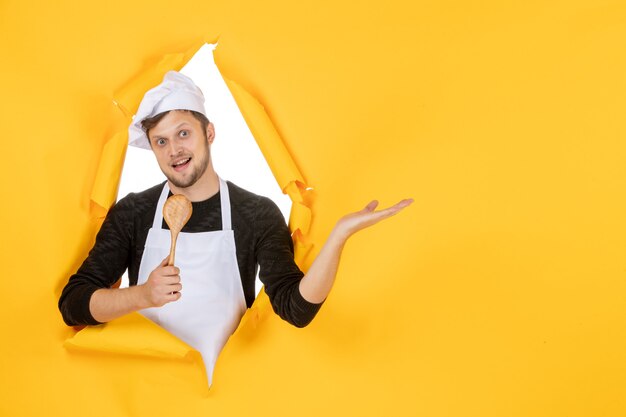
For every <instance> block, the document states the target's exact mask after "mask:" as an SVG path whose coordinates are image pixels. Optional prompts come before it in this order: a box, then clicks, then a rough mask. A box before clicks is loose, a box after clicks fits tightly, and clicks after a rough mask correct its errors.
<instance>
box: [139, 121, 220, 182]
mask: <svg viewBox="0 0 626 417" xmlns="http://www.w3.org/2000/svg"><path fill="white" fill-rule="evenodd" d="M200 116H202V117H199V116H198V115H197V114H194V112H192V111H189V110H170V111H167V112H163V113H159V114H158V115H157V116H156V117H153V118H150V119H147V121H146V123H145V125H146V135H147V136H148V138H149V143H150V147H151V148H152V151H153V152H154V156H155V157H156V160H157V163H158V164H159V167H160V168H161V171H163V174H165V176H166V177H167V179H168V180H169V181H170V182H171V183H172V184H174V185H175V186H176V187H179V188H187V187H190V186H192V185H194V184H195V183H196V182H197V181H198V180H199V179H201V178H203V176H204V175H205V173H206V172H207V168H209V167H210V166H211V165H212V164H211V144H212V143H213V139H214V138H215V129H214V127H213V124H212V123H211V122H209V121H208V120H207V118H206V117H204V116H203V115H202V114H200ZM211 172H212V168H211V170H210V171H209V174H210V173H211Z"/></svg>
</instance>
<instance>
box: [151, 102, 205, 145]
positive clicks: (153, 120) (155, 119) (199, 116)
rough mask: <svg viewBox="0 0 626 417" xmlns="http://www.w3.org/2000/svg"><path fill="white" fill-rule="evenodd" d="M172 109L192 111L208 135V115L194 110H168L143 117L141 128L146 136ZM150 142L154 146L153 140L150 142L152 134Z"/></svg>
mask: <svg viewBox="0 0 626 417" xmlns="http://www.w3.org/2000/svg"><path fill="white" fill-rule="evenodd" d="M171 111H184V112H187V113H191V115H192V116H193V117H195V118H196V120H197V121H199V122H200V124H201V125H202V131H203V132H204V133H203V134H204V136H205V137H206V128H207V126H208V125H209V119H207V117H206V116H205V115H204V114H202V113H200V112H197V111H193V110H183V109H181V110H168V111H164V112H163V113H159V114H157V115H156V116H152V117H148V118H146V119H143V120H142V121H141V128H142V129H143V131H144V132H146V136H148V133H149V132H150V129H152V128H153V127H154V126H156V125H157V124H159V122H160V121H161V119H163V118H164V117H165V116H166V115H167V114H168V113H169V112H171ZM148 143H150V146H152V142H150V136H148Z"/></svg>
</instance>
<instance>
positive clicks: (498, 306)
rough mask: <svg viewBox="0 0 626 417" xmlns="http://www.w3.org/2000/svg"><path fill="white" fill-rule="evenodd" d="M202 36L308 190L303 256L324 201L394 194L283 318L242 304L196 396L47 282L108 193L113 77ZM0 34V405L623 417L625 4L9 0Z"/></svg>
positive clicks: (132, 331)
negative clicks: (309, 299)
mask: <svg viewBox="0 0 626 417" xmlns="http://www.w3.org/2000/svg"><path fill="white" fill-rule="evenodd" d="M218 39H219V46H218V48H217V50H216V62H217V64H218V66H219V67H220V69H221V70H222V73H223V75H224V76H225V77H226V78H228V79H229V80H232V81H233V82H234V83H236V84H233V83H231V84H229V85H230V86H231V88H233V89H236V88H239V87H240V89H241V91H244V92H245V91H247V92H248V93H250V94H251V95H252V97H255V98H256V99H257V100H258V101H259V103H260V104H261V105H262V106H264V107H265V109H266V111H267V115H268V116H269V120H271V122H273V124H274V126H275V128H276V133H278V135H279V136H280V138H282V141H284V144H285V146H286V149H287V150H288V153H289V154H290V156H291V158H293V161H294V162H295V166H297V168H298V169H299V173H300V174H301V175H302V178H301V180H302V181H303V182H304V183H305V184H306V185H307V186H310V187H313V188H314V191H313V192H310V193H308V195H306V196H305V200H306V201H305V202H306V205H308V206H310V207H311V209H312V213H313V217H312V223H311V226H310V229H308V230H306V236H305V238H306V243H309V244H313V247H312V249H311V251H310V253H309V255H308V256H306V257H304V255H303V254H304V253H305V252H301V253H300V258H301V259H300V260H301V262H302V265H303V267H305V268H306V267H307V265H310V262H311V261H312V259H313V256H314V254H315V253H316V251H317V250H319V247H320V245H321V244H322V243H323V241H324V239H325V237H326V235H327V233H328V232H329V231H330V229H331V227H332V225H333V224H334V222H335V221H336V219H337V218H338V217H340V216H341V215H342V214H344V213H346V212H348V211H353V210H356V209H359V208H360V207H361V206H363V205H364V204H365V203H367V202H368V201H369V200H370V199H372V198H378V199H380V200H381V203H382V204H383V205H388V204H391V203H394V202H395V201H397V200H399V199H400V198H403V197H414V198H415V199H416V203H415V204H413V206H411V207H410V208H409V209H407V210H406V211H405V212H403V213H402V214H401V215H399V216H397V217H395V218H393V219H391V220H389V221H387V222H386V223H384V224H381V225H378V226H377V227H375V228H372V229H369V230H367V231H364V232H362V233H361V234H360V235H357V236H355V237H354V238H353V240H352V241H351V242H350V243H349V244H348V246H347V247H346V250H345V253H344V257H343V259H342V265H341V269H340V273H339V277H338V281H337V283H336V286H335V288H334V290H333V292H332V294H331V296H330V297H329V299H328V300H327V302H326V304H325V306H324V307H323V309H322V310H321V312H320V313H319V315H318V317H317V318H316V320H315V321H314V322H313V323H312V324H311V325H310V326H309V327H307V328H306V329H303V330H299V329H295V328H292V327H290V326H289V325H288V324H286V323H283V322H281V321H280V319H279V318H277V317H276V316H274V315H272V314H267V308H268V306H267V303H266V302H263V300H261V303H259V305H258V306H256V307H255V309H254V310H253V311H252V312H251V313H249V314H248V317H247V320H246V322H245V324H244V325H243V326H242V327H241V328H240V331H239V332H238V333H237V334H236V335H235V337H234V338H232V339H231V341H230V342H229V344H228V345H227V347H226V349H225V351H224V353H223V355H222V357H221V358H220V360H219V362H218V364H217V370H216V374H215V377H214V386H213V388H212V389H211V391H210V393H209V394H208V395H207V394H206V392H205V388H206V387H205V385H204V382H203V381H204V379H203V378H204V376H203V374H202V367H201V366H199V365H198V358H197V356H196V355H195V354H194V353H193V352H191V353H190V352H189V351H188V350H187V349H186V348H185V347H184V346H182V345H180V344H177V343H176V341H175V340H173V339H171V338H168V335H166V334H163V332H161V331H160V329H158V328H153V327H151V326H150V323H147V322H145V321H142V320H141V318H140V317H138V316H129V317H127V318H125V319H122V320H119V321H118V322H117V323H114V324H112V325H110V326H104V327H100V328H95V329H91V331H90V332H85V333H84V334H82V336H81V333H79V335H78V336H75V337H74V334H75V331H74V330H73V329H71V328H67V327H66V326H65V325H64V324H63V323H62V321H61V317H60V314H59V313H58V311H57V309H56V302H57V297H58V295H59V293H60V290H61V288H62V286H63V285H64V284H65V282H66V280H67V277H68V276H69V275H70V274H71V273H72V272H73V271H75V269H76V268H77V267H78V265H79V264H80V262H82V259H83V258H84V256H85V255H86V253H87V251H88V250H89V248H90V246H91V244H92V242H93V238H94V236H95V233H96V231H97V228H98V226H99V224H100V221H101V218H102V216H103V214H104V210H103V209H102V207H100V206H105V207H106V206H107V205H108V204H110V202H111V201H112V198H113V196H114V193H115V190H116V186H117V179H118V175H119V166H120V164H121V161H122V158H123V146H124V142H125V140H126V139H125V137H124V135H123V134H122V135H121V136H120V135H117V136H116V134H118V133H119V132H123V131H124V129H125V127H126V123H127V122H128V119H127V116H124V115H123V113H122V112H120V110H119V109H118V108H117V107H116V106H115V105H113V104H112V100H113V99H114V98H116V99H117V100H118V101H120V104H122V105H127V106H130V107H132V106H133V105H136V104H137V100H138V97H137V94H139V93H138V91H139V90H140V89H139V90H137V89H138V88H139V86H142V85H143V84H145V83H149V82H152V81H154V82H156V81H158V79H159V78H160V77H161V75H162V73H163V72H164V71H165V70H166V69H170V68H178V67H180V66H182V65H183V64H184V62H185V60H186V59H187V58H186V55H185V54H186V53H190V51H193V50H194V48H197V46H198V45H200V44H201V43H202V42H204V41H215V40H218ZM0 45H1V49H0V51H1V53H2V61H1V62H2V66H1V67H2V69H1V70H0V71H1V75H2V76H1V77H0V91H1V92H2V93H1V97H2V101H1V102H2V104H1V106H2V109H1V111H0V134H1V138H2V144H3V145H4V146H3V150H4V152H3V158H2V164H0V167H1V168H0V169H1V170H2V171H1V176H0V177H1V181H2V189H3V193H4V194H3V198H2V202H3V203H2V208H1V209H0V228H1V230H2V232H1V233H2V245H1V246H2V255H0V256H1V257H0V264H1V265H2V266H3V273H2V277H3V280H2V282H3V290H2V293H3V294H4V296H3V297H2V300H1V302H0V304H1V305H0V309H1V310H0V313H1V314H2V317H3V318H2V320H1V322H0V323H1V325H0V331H1V334H2V343H1V344H0V346H1V347H0V369H2V371H0V415H2V416H60V415H64V416H83V415H87V414H88V415H91V416H107V417H110V416H126V415H132V416H152V415H176V416H182V415H185V416H199V415H203V416H208V415H213V416H225V415H258V416H287V415H289V416H292V415H301V416H317V415H320V414H324V415H346V416H348V415H358V416H383V415H384V416H387V415H391V416H429V417H434V416H455V417H456V416H481V417H487V416H494V417H496V416H497V417H500V416H570V417H571V416H585V417H587V416H599V415H603V416H623V415H624V414H625V413H626V400H625V398H626V396H625V395H624V394H625V391H626V372H625V371H626V369H625V367H626V365H625V364H626V337H625V336H624V334H625V328H626V309H625V308H624V305H625V303H624V301H625V298H626V296H625V295H626V280H625V279H624V278H625V274H626V264H625V260H626V259H625V258H626V257H625V253H626V218H625V213H626V198H625V193H624V190H626V168H625V167H626V164H624V160H625V157H626V144H625V141H624V137H625V133H626V128H625V123H624V120H625V118H624V115H625V114H626V81H625V80H626V53H625V51H626V5H624V3H623V2H622V1H618V0H615V1H601V0H600V1H599V0H593V1H592V0H587V1H526V2H502V1H494V0H491V1H483V2H469V1H436V2H435V1H418V2H413V1H405V2H398V1H382V2H379V3H377V2H356V1H354V2H349V3H348V2H337V1H332V2H325V1H322V2H319V1H318V2H293V1H263V2H259V1H246V2H229V1H222V2H220V3H216V2H211V1H193V2H190V1H177V2H171V1H164V0H152V1H132V2H129V1H119V0H113V1H108V2H104V3H95V2H78V1H76V2H69V1H55V2H36V3H35V2H33V3H31V4H28V3H27V2H18V1H15V0H13V1H10V0H4V1H2V2H0ZM168 54H169V55H168ZM166 55H167V57H166V58H165V59H164V58H163V57H164V56H166ZM142 83H143V84H142ZM233 86H235V87H233ZM233 91H235V90H233ZM241 94H244V93H241ZM244 95H245V94H244ZM242 97H243V98H242ZM238 102H239V104H240V106H241V107H242V112H243V113H244V115H248V117H253V118H254V117H261V116H259V114H257V115H256V116H254V114H256V113H255V112H257V113H258V111H260V110H259V109H261V107H260V106H257V107H255V104H254V100H247V99H245V97H244V96H241V95H240V96H239V97H238ZM130 107H129V108H130ZM250 114H252V116H250ZM261 118H262V117H261ZM270 130H271V129H270ZM257 133H258V132H257ZM277 137H278V136H277ZM218 139H219V138H218ZM102 161H104V162H102ZM101 162H102V163H101ZM98 173H99V174H98ZM292 191H293V190H292ZM295 194H297V192H296V193H295ZM295 194H294V195H295ZM305 211H306V210H305ZM305 214H306V213H305ZM305 214H302V216H303V217H302V218H300V217H299V220H298V219H296V220H298V221H305V220H302V219H303V218H305V217H306V215H305ZM305 222H306V221H305ZM296 223H297V222H296ZM305 229H307V228H306V227H305ZM135 336H136V337H135ZM125 338H127V339H125ZM68 339H70V340H69V341H67V340H68ZM90 343H91V344H92V345H94V344H95V345H96V347H97V346H98V344H99V343H101V345H100V346H102V349H100V350H97V349H88V348H86V346H89V345H90ZM125 343H127V344H126V345H125ZM148 346H149V347H151V348H152V350H150V351H145V350H143V349H144V348H146V347H148ZM105 349H106V350H108V352H105V351H104V350H105ZM88 410H89V411H88Z"/></svg>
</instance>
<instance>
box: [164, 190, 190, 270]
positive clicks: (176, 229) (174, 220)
mask: <svg viewBox="0 0 626 417" xmlns="http://www.w3.org/2000/svg"><path fill="white" fill-rule="evenodd" d="M192 210H193V208H192V206H191V201H189V200H188V199H187V197H185V196H184V195H182V194H176V195H173V196H171V197H170V198H168V199H167V201H166V202H165V204H164V205H163V218H164V219H165V223H167V225H168V226H169V228H170V233H171V235H172V244H171V246H170V258H169V260H168V261H167V264H168V265H174V252H175V251H176V239H177V238H178V233H180V231H181V230H183V226H185V224H186V223H187V221H188V220H189V218H190V217H191V211H192Z"/></svg>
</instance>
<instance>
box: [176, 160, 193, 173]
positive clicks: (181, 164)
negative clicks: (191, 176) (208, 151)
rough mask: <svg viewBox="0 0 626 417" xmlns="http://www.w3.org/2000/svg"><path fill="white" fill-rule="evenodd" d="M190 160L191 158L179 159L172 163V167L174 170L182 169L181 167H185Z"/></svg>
mask: <svg viewBox="0 0 626 417" xmlns="http://www.w3.org/2000/svg"><path fill="white" fill-rule="evenodd" d="M190 161H191V158H185V159H181V160H180V161H178V162H176V163H175V164H172V168H174V170H176V171H182V170H183V169H185V168H186V167H187V165H189V162H190Z"/></svg>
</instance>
